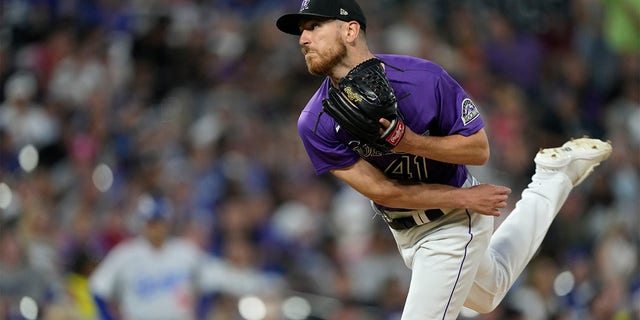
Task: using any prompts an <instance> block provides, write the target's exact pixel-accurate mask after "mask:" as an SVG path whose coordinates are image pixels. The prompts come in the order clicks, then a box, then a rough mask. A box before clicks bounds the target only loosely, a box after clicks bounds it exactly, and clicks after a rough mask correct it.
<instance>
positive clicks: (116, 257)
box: [89, 244, 126, 300]
mask: <svg viewBox="0 0 640 320" xmlns="http://www.w3.org/2000/svg"><path fill="white" fill-rule="evenodd" d="M123 245H126V244H122V245H119V246H117V247H115V248H114V249H113V250H112V251H111V252H109V253H108V254H107V255H106V256H105V257H104V259H103V260H102V261H101V262H100V264H99V265H98V267H97V268H96V269H95V270H94V271H93V273H92V274H91V277H90V278H89V286H90V290H91V293H92V294H93V295H94V296H97V297H99V298H102V299H106V300H110V299H111V298H113V297H115V295H116V288H117V286H118V281H119V280H118V274H119V273H120V269H121V268H122V267H123V264H125V259H126V257H125V253H126V252H125V251H124V250H123Z"/></svg>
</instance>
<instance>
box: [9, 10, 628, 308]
mask: <svg viewBox="0 0 640 320" xmlns="http://www.w3.org/2000/svg"><path fill="white" fill-rule="evenodd" d="M360 3H361V5H362V7H363V9H364V11H365V13H366V14H367V17H368V21H369V22H368V28H367V37H368V38H369V43H370V45H371V46H372V48H371V49H372V51H373V52H376V53H398V54H409V55H415V56H419V57H422V58H426V59H430V60H432V61H435V62H436V63H439V64H440V65H442V66H443V67H444V68H445V69H446V70H448V71H449V73H450V74H451V75H452V76H453V77H454V78H455V79H457V80H458V81H459V82H460V83H461V84H462V86H463V87H464V88H465V89H466V90H467V91H468V93H469V94H470V95H471V96H472V97H473V98H474V100H475V102H476V105H477V106H478V107H479V109H480V111H481V114H482V116H483V119H484V120H485V122H486V125H487V131H488V134H489V136H490V142H491V152H492V154H491V160H490V162H489V164H488V165H486V166H483V167H471V170H472V172H473V173H474V174H475V175H476V176H477V177H478V178H479V179H480V180H481V181H483V182H488V183H494V184H502V185H506V186H508V187H510V188H512V189H513V190H514V192H513V194H512V196H511V205H513V203H515V201H517V200H518V199H519V191H521V190H522V189H523V188H524V187H525V186H526V185H527V183H528V181H529V178H530V176H531V174H532V173H533V170H534V164H533V160H532V159H533V156H534V155H535V153H536V152H537V150H538V149H539V148H541V147H553V146H558V145H560V144H562V143H563V142H564V141H565V140H567V139H569V138H571V137H581V136H583V135H589V136H592V137H597V138H601V139H605V140H610V141H611V142H612V143H613V146H614V153H613V155H612V156H611V158H610V159H609V160H608V161H606V162H605V163H603V165H602V166H600V167H598V168H597V169H596V172H595V173H594V175H593V176H592V177H591V178H590V179H589V180H587V181H585V183H583V184H582V185H580V186H579V187H578V188H577V189H575V190H574V192H572V194H571V195H570V197H569V199H568V201H567V202H566V204H565V205H564V206H563V208H562V210H561V212H560V214H559V216H558V218H557V220H556V221H555V222H554V224H553V226H552V227H551V229H550V231H549V234H548V236H547V239H546V240H545V242H544V243H543V244H542V248H541V250H540V252H539V254H538V255H537V256H536V257H535V259H534V261H533V262H532V263H531V264H530V265H529V267H528V268H527V269H526V270H525V272H524V273H523V275H522V277H521V279H519V281H518V282H517V283H516V285H515V286H514V288H513V289H512V291H511V292H510V293H509V295H508V296H507V298H506V299H505V300H504V301H503V303H502V304H501V306H500V307H499V308H498V309H497V310H495V311H494V312H493V313H491V314H486V315H479V314H475V313H473V312H472V311H470V310H465V311H464V312H463V314H462V315H461V316H460V317H461V318H463V319H477V320H489V319H525V320H544V319H563V320H578V319H580V320H582V319H587V320H596V319H598V320H611V319H615V320H632V319H640V267H639V259H640V253H639V252H640V231H639V230H640V200H639V196H640V1H637V0H567V1H561V0H540V1H523V0H516V1H511V0H492V1H478V0H461V1H446V0H366V1H365V0H362V1H360ZM299 5H300V4H299V1H298V0H0V88H1V89H2V90H0V319H46V320H58V319H69V320H75V319H78V320H88V319H96V316H97V313H96V311H95V306H94V305H93V302H92V300H91V299H90V297H89V296H88V285H87V283H86V281H87V279H88V277H90V275H91V274H92V272H93V270H94V269H95V267H96V266H97V265H98V264H99V263H100V262H101V260H102V259H103V258H104V257H105V255H106V254H107V253H108V252H109V251H110V250H111V249H112V248H114V247H115V246H116V245H118V244H119V243H122V242H123V241H125V240H127V239H130V238H131V237H134V236H136V235H138V234H139V231H140V227H139V225H138V224H136V223H135V222H136V214H137V213H136V212H137V208H138V206H137V205H138V201H139V199H140V198H141V197H143V196H145V195H148V194H153V195H154V196H157V197H162V198H164V199H166V200H167V201H169V202H170V203H171V208H172V220H171V232H172V234H173V235H174V236H176V237H180V238H183V239H187V240H189V241H192V242H193V243H194V244H196V245H197V246H198V247H199V248H200V249H201V250H202V251H203V252H205V253H206V254H207V255H208V256H210V257H213V258H216V259H219V260H220V261H224V262H226V263H228V264H229V265H230V266H231V269H233V270H242V271H247V272H246V273H239V274H251V275H254V276H258V277H260V276H264V277H270V278H273V277H275V278H278V279H279V281H280V282H279V283H281V284H282V285H279V286H274V287H273V288H268V289H269V290H266V291H268V292H267V293H265V292H263V291H265V290H261V291H260V292H252V290H249V289H247V290H241V289H239V288H227V289H224V288H221V289H220V290H218V291H216V292H213V293H208V294H207V295H206V297H203V300H205V301H207V302H206V303H202V307H201V309H202V310H200V312H199V314H200V316H201V318H202V319H214V320H217V319H256V320H258V319H335V320H350V319H357V320H360V319H373V320H377V319H381V320H386V319H399V315H400V311H401V309H402V305H403V301H404V296H405V294H406V292H407V285H408V283H409V281H408V279H409V277H410V272H409V270H408V269H407V268H406V266H404V264H403V262H402V261H401V259H400V256H399V254H398V252H397V249H396V247H395V244H394V242H393V239H392V238H391V234H390V232H389V231H388V229H387V227H386V225H385V224H384V223H383V222H382V221H381V220H380V219H379V218H378V217H375V216H374V213H373V212H372V210H371V209H370V207H369V203H368V201H367V200H366V199H364V198H362V197H361V196H360V195H358V194H356V193H355V192H354V191H352V190H351V189H350V188H348V187H346V186H344V185H342V184H340V183H338V182H337V181H336V180H334V179H332V178H331V177H328V176H321V177H318V176H315V175H314V173H313V169H312V167H311V166H310V164H309V161H308V159H307V157H306V154H305V153H304V150H303V149H302V145H301V143H300V141H299V139H298V136H297V131H296V122H297V117H298V112H299V111H300V110H301V109H302V107H303V106H304V105H305V103H306V101H307V99H308V98H310V97H311V95H312V94H313V92H314V91H315V90H316V89H317V87H318V85H319V84H320V82H321V81H322V79H320V78H317V77H313V76H311V75H309V74H308V73H307V71H306V67H305V65H304V61H303V58H302V56H301V54H300V51H299V47H298V44H297V41H298V39H297V38H296V37H293V36H290V35H286V34H283V33H281V32H279V31H278V30H277V29H276V28H275V19H276V18H277V17H278V16H279V15H280V14H282V13H284V12H289V11H293V10H297V8H299ZM508 213H509V210H504V211H503V214H502V216H503V217H504V216H506V215H508ZM500 221H501V218H499V219H498V220H497V221H496V226H498V225H499V224H500ZM221 276H222V277H224V275H221ZM236 278H237V281H238V285H239V286H240V285H241V284H242V283H243V281H244V280H243V277H242V276H238V277H236ZM234 289H235V290H234ZM247 299H249V300H247ZM247 301H249V302H250V303H249V302H247ZM243 302H245V303H244V304H243ZM257 302H260V303H263V304H264V306H265V307H264V310H265V311H264V312H263V314H262V315H261V314H257V315H256V312H253V313H252V312H249V313H247V312H246V311H245V312H243V309H242V308H241V306H243V305H245V306H246V305H249V306H255V303H257ZM287 302H288V303H287ZM293 302H296V303H293ZM303 302H304V303H303ZM247 303H249V304H247ZM251 303H253V304H251ZM292 305H293V307H292ZM296 306H297V307H296ZM249 309H251V310H254V311H255V310H257V309H256V308H255V307H254V308H249Z"/></svg>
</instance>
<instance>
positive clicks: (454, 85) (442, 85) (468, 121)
mask: <svg viewBox="0 0 640 320" xmlns="http://www.w3.org/2000/svg"><path fill="white" fill-rule="evenodd" d="M436 95H437V97H438V101H439V107H440V110H439V119H440V120H439V121H440V123H439V127H440V128H443V129H445V130H448V132H445V133H446V134H447V135H452V134H460V135H463V136H470V135H472V134H474V133H476V132H478V131H479V130H480V129H482V128H483V127H484V121H483V120H482V117H481V116H480V111H479V110H478V108H477V107H476V105H475V103H474V102H473V100H472V99H471V98H470V97H469V96H468V95H467V93H466V92H465V91H464V89H463V88H462V86H460V84H459V83H458V82H457V81H456V80H454V79H453V78H452V77H451V76H450V75H449V74H448V73H447V72H445V71H444V70H443V71H442V73H441V74H440V77H439V79H438V81H437V83H436Z"/></svg>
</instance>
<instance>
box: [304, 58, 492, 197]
mask: <svg viewBox="0 0 640 320" xmlns="http://www.w3.org/2000/svg"><path fill="white" fill-rule="evenodd" d="M377 57H378V58H379V59H381V60H382V61H384V62H385V64H386V66H385V70H386V73H387V78H389V82H390V83H391V86H392V87H393V89H394V91H395V94H396V97H397V99H398V108H399V110H400V113H401V114H402V117H403V119H404V122H405V124H406V125H407V126H408V127H409V128H411V130H413V131H414V132H416V133H418V134H423V135H431V136H448V135H453V134H460V135H463V136H469V135H472V134H474V133H476V132H478V130H480V129H481V128H483V126H484V123H483V121H482V119H481V117H480V114H479V112H478V110H477V108H476V107H475V105H474V104H473V102H472V101H471V99H470V98H469V96H468V95H467V94H466V92H465V91H464V90H463V89H462V87H461V86H460V85H459V84H458V83H457V82H456V81H455V80H454V79H453V78H451V76H449V74H447V73H446V71H445V70H444V69H443V68H442V67H440V66H438V65H437V64H435V63H433V62H430V61H427V60H423V59H419V58H414V57H409V56H400V55H377ZM330 83H331V82H330V80H329V78H327V79H325V81H324V82H323V83H322V85H321V86H320V88H319V89H318V91H317V92H316V93H315V94H314V95H313V97H312V98H311V100H309V102H308V103H307V105H306V107H305V108H304V109H303V110H302V112H301V114H300V118H299V119H298V132H299V134H300V137H301V139H302V142H303V144H304V147H305V149H306V151H307V154H308V155H309V158H310V159H311V163H312V164H313V166H314V168H315V171H316V174H318V175H320V174H324V173H326V172H328V171H330V170H333V169H340V168H345V167H348V166H350V165H353V164H354V163H355V162H356V161H358V160H359V159H360V158H362V159H364V160H366V161H368V162H369V163H371V164H373V165H374V166H375V167H377V168H379V169H380V170H382V171H383V172H384V173H385V175H386V176H388V177H390V178H394V179H398V180H404V181H419V182H425V183H439V184H447V185H451V186H455V187H460V186H462V185H463V184H464V182H465V181H466V180H467V168H466V166H464V165H456V164H450V163H444V162H439V161H435V160H431V159H427V158H423V157H419V156H415V155H411V154H406V153H389V154H381V153H379V152H377V151H375V150H373V149H372V148H370V147H368V146H367V145H363V144H362V143H360V141H358V140H357V139H355V138H353V136H351V135H350V134H349V133H347V132H346V131H345V130H341V129H339V128H338V126H337V123H336V122H335V121H334V120H333V118H331V116H329V115H328V114H326V113H322V100H323V99H325V98H327V94H328V90H329V86H330Z"/></svg>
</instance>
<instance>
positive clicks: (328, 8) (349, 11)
mask: <svg viewBox="0 0 640 320" xmlns="http://www.w3.org/2000/svg"><path fill="white" fill-rule="evenodd" d="M314 17H315V18H327V19H338V20H342V21H347V22H349V21H356V22H358V23H359V24H360V28H362V29H366V28H367V18H365V16H364V13H363V12H362V9H361V8H360V6H359V5H358V3H357V2H356V1H355V0H303V1H302V4H301V5H300V11H299V12H298V13H288V14H285V15H283V16H281V17H280V18H278V21H276V26H277V27H278V29H280V31H282V32H285V33H288V34H293V35H296V36H299V35H300V34H302V32H301V31H300V20H301V19H302V18H314Z"/></svg>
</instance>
